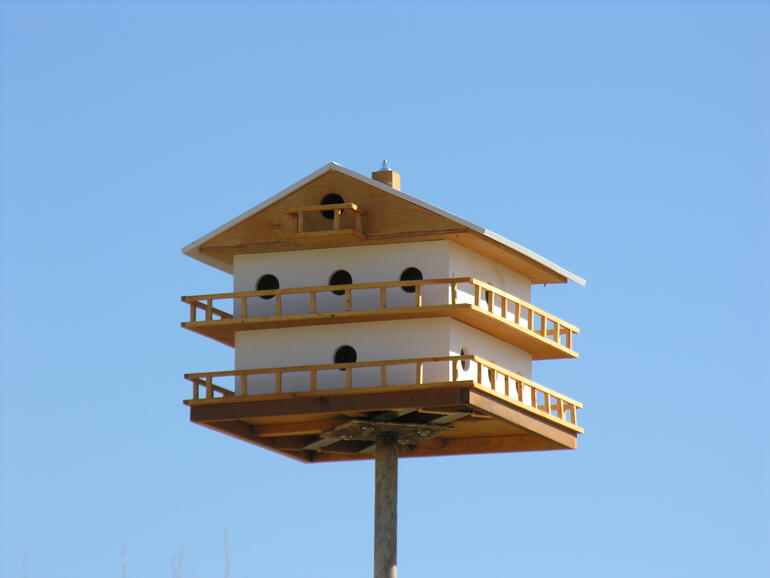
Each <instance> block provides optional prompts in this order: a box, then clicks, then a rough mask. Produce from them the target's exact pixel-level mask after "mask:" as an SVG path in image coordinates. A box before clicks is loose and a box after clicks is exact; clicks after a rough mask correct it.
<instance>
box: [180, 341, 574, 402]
mask: <svg viewBox="0 0 770 578" xmlns="http://www.w3.org/2000/svg"><path fill="white" fill-rule="evenodd" d="M442 361H450V362H457V361H475V362H476V363H478V364H480V365H482V366H484V367H488V368H490V369H494V370H495V371H498V372H500V373H502V374H504V375H507V376H508V377H510V378H512V379H515V380H516V381H520V382H522V383H523V384H524V385H527V386H529V387H532V388H534V389H537V390H539V391H542V392H543V393H547V394H548V395H552V396H553V397H556V398H559V399H561V400H562V401H563V402H565V403H568V404H570V405H574V406H575V407H578V408H580V407H583V404H582V403H580V402H579V401H577V400H574V399H572V398H570V397H567V396H566V395H564V394H561V393H559V392H558V391H554V390H553V389H550V388H548V387H546V386H544V385H541V384H539V383H537V382H535V381H532V380H531V379H529V378H526V377H524V376H523V375H520V374H518V373H515V372H513V371H510V370H508V369H505V368H504V367H500V366H499V365H497V364H496V363H493V362H491V361H489V360H487V359H484V358H483V357H479V356H478V355H473V354H470V355H444V356H439V357H415V358H410V359H389V360H382V361H359V362H356V363H326V364H321V365H296V366H288V367H266V368H261V369H234V370H230V371H208V372H203V373H187V374H185V379H189V380H195V379H200V378H205V377H227V376H237V375H260V374H270V373H293V372H301V371H312V370H315V371H325V370H332V369H348V368H350V369H354V368H357V367H382V366H384V365H387V366H390V365H408V364H413V363H439V362H442Z"/></svg>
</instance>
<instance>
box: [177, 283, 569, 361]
mask: <svg viewBox="0 0 770 578" xmlns="http://www.w3.org/2000/svg"><path fill="white" fill-rule="evenodd" d="M182 301H183V302H185V303H187V304H188V305H189V307H190V317H189V320H188V321H186V322H183V323H182V327H185V328H187V329H190V330H191V331H195V332H196V333H200V334H201V335H205V336H207V337H211V338H212V339H215V340H217V341H219V342H221V343H224V344H226V345H230V346H233V345H234V344H235V332H236V331H251V330H255V329H273V328H279V327H299V326H307V325H323V324H330V323H352V322H369V321H387V320H394V319H418V318H427V317H451V318H453V319H456V320H458V321H461V322H463V323H466V324H468V325H470V326H471V327H475V328H477V329H479V330H481V331H484V332H485V333H487V334H489V335H493V336H495V337H497V338H498V339H501V340H503V341H506V342H507V343H510V344H511V345H514V346H516V347H519V348H520V349H523V350H524V351H528V352H529V353H530V354H531V355H532V358H533V359H557V358H576V357H578V353H577V352H576V351H575V350H574V349H573V337H574V335H575V334H576V333H579V332H580V330H579V329H578V328H577V327H575V326H574V325H572V324H570V323H567V322H566V321H563V320H561V319H559V318H558V317H555V316H553V315H551V314H549V313H546V312H545V311H543V310H542V309H539V308H537V307H535V306H534V305H532V304H530V303H527V302H526V301H524V300H522V299H519V298H518V297H515V296H513V295H510V294H509V293H506V292H504V291H502V290H500V289H497V288H496V287H493V286H492V285H489V284H487V283H484V282H483V281H479V280H478V279H474V278H472V277H457V278H451V279H423V280H412V281H388V282H379V283H357V284H350V285H324V286H314V287H298V288H291V289H270V290H265V291H243V292H237V293H214V294H210V295H193V296H187V297H182Z"/></svg>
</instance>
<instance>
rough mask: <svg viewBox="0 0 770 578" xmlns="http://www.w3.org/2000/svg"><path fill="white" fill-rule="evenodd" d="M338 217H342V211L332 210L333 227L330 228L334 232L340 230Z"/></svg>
mask: <svg viewBox="0 0 770 578" xmlns="http://www.w3.org/2000/svg"><path fill="white" fill-rule="evenodd" d="M340 215H342V209H334V221H333V222H334V225H333V226H332V228H333V229H334V230H335V231H339V229H340Z"/></svg>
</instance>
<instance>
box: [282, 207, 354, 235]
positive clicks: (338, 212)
mask: <svg viewBox="0 0 770 578" xmlns="http://www.w3.org/2000/svg"><path fill="white" fill-rule="evenodd" d="M327 211H328V212H333V217H332V226H331V229H326V228H322V229H312V230H309V229H308V228H307V223H306V220H305V215H307V214H308V213H325V212H327ZM346 212H347V213H349V214H352V216H353V223H352V224H353V230H354V231H356V232H357V233H359V234H362V233H363V231H362V223H361V217H362V216H363V211H362V210H361V209H360V208H359V206H358V205H356V204H355V203H333V204H329V205H307V206H304V207H299V208H297V209H287V210H286V213H288V214H289V215H291V216H292V218H293V220H294V233H295V234H298V233H320V232H323V231H332V232H333V231H341V230H343V229H342V226H341V224H342V218H343V215H344V214H345V213H346Z"/></svg>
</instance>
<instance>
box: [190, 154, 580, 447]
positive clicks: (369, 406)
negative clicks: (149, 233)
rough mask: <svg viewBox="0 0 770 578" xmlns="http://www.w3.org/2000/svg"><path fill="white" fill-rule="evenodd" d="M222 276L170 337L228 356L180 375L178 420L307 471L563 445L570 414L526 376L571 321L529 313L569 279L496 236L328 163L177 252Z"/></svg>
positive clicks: (571, 431)
mask: <svg viewBox="0 0 770 578" xmlns="http://www.w3.org/2000/svg"><path fill="white" fill-rule="evenodd" d="M184 253H185V254H187V255H189V256H191V257H193V258H195V259H198V260H199V261H202V262H203V263H206V264H207V265H211V266H213V267H216V268H218V269H221V270H223V271H226V272H228V273H231V274H232V276H233V288H232V292H226V293H212V294H209V295H196V296H189V297H183V298H182V300H183V301H184V302H185V303H187V304H188V305H189V320H188V321H186V322H184V323H182V326H183V327H186V328H187V329H189V330H191V331H195V332H196V333H199V334H201V335H203V336H205V337H208V338H211V339H215V340H217V341H219V342H220V343H222V344H223V345H224V346H227V347H232V348H233V350H234V352H235V359H234V368H229V369H228V368H223V371H210V372H204V373H192V374H188V375H186V378H187V379H189V380H190V381H191V382H192V386H193V387H192V389H193V394H192V398H191V399H189V400H187V401H186V402H185V403H186V404H187V405H189V406H190V418H191V420H192V421H193V422H195V423H199V424H201V425H205V426H207V427H210V428H212V429H215V430H218V431H221V432H223V433H227V434H229V435H232V436H234V437H236V438H239V439H241V440H245V441H248V442H251V443H254V444H256V445H258V446H262V447H265V448H268V449H271V450H274V451H277V452H280V453H282V454H285V455H287V456H291V457H294V458H297V459H299V460H302V461H305V462H320V461H332V460H350V459H364V458H371V457H372V454H373V448H374V444H373V440H374V436H375V434H376V433H377V432H378V431H380V430H381V429H382V428H384V427H387V429H388V430H389V431H394V430H398V429H399V428H401V427H402V426H403V435H402V436H401V438H400V440H399V441H400V443H401V445H400V456H401V457H408V456H436V455H450V454H467V453H487V452H514V451H531V450H547V449H571V448H575V447H577V435H578V434H579V433H582V431H583V430H582V428H581V427H580V426H579V425H578V408H580V407H581V404H580V403H579V402H577V401H575V400H574V399H571V398H569V397H567V396H566V395H563V394H561V393H558V392H557V391H555V390H554V389H551V387H549V386H550V385H551V384H548V386H546V385H541V384H539V383H537V382H536V381H534V380H533V376H532V366H533V363H532V362H533V361H537V360H545V359H557V358H576V357H578V354H577V353H576V351H575V349H574V337H575V334H577V333H578V328H577V327H575V326H574V325H572V324H570V323H568V322H567V321H564V320H562V319H560V318H559V317H556V316H554V315H552V314H551V313H548V312H546V311H543V310H542V309H540V308H538V307H536V306H535V305H533V304H532V303H531V301H532V299H531V296H530V288H531V286H532V285H533V284H545V283H566V282H567V281H568V280H572V281H574V282H577V283H579V284H583V283H584V282H583V280H582V279H580V278H579V277H577V276H575V275H573V274H572V273H570V272H568V271H566V270H564V269H562V268H561V267H559V266H557V265H555V264H554V263H552V262H550V261H548V260H546V259H544V258H543V257H541V256H539V255H537V254H536V253H534V252H532V251H530V250H529V249H526V248H524V247H522V246H520V245H518V244H516V243H514V242H512V241H510V240H508V239H506V238H504V237H501V236H500V235H497V234H495V233H492V232H491V231H487V230H486V229H484V228H482V227H480V226H478V225H475V224H473V223H471V222H468V221H466V220H464V219H462V218H460V217H457V216H455V215H452V214H450V213H448V212H446V211H444V210H442V209H439V208H437V207H434V206H432V205H430V204H428V203H426V202H424V201H421V200H420V199H417V198H415V197H412V196H409V195H406V194H404V193H402V192H401V191H400V177H399V175H398V173H396V172H394V171H392V170H390V169H389V168H387V166H383V169H381V170H379V171H377V172H375V173H373V174H372V178H367V177H365V176H363V175H361V174H358V173H356V172H354V171H351V170H349V169H346V168H344V167H342V166H340V165H337V164H335V163H330V164H328V165H326V166H324V167H322V168H321V169H319V170H318V171H316V172H314V173H312V174H310V175H308V176H307V177H305V178H304V179H302V180H300V181H298V182H296V183H294V184H293V185H291V186H290V187H288V188H287V189H285V190H283V191H281V192H280V193H278V194H277V195H275V196H273V197H271V198H269V199H267V200H265V201H264V202H262V203H260V204H258V205H257V206H255V207H254V208H253V209H251V210H249V211H247V212H246V213H244V214H242V215H241V216H239V217H236V218H235V219H233V220H232V221H230V222H228V223H226V224H225V225H223V226H221V227H219V228H218V229H216V230H214V231H212V232H211V233H209V234H207V235H205V236H204V237H202V238H200V239H199V240H197V241H195V242H194V243H192V244H190V245H188V246H187V247H185V248H184Z"/></svg>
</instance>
